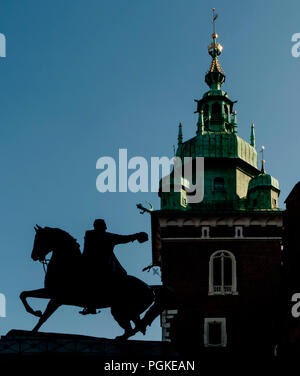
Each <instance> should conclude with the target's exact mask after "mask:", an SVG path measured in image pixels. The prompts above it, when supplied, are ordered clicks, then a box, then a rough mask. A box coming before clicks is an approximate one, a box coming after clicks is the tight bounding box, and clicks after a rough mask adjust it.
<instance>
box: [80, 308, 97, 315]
mask: <svg viewBox="0 0 300 376" xmlns="http://www.w3.org/2000/svg"><path fill="white" fill-rule="evenodd" d="M100 312H101V311H97V310H96V308H95V307H85V308H84V309H83V310H82V311H79V313H80V314H81V315H83V316H85V315H96V314H97V313H100Z"/></svg>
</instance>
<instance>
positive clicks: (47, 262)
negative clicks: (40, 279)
mask: <svg viewBox="0 0 300 376" xmlns="http://www.w3.org/2000/svg"><path fill="white" fill-rule="evenodd" d="M39 261H40V263H42V264H43V270H44V272H45V274H47V268H48V264H49V261H50V260H49V259H44V260H39Z"/></svg>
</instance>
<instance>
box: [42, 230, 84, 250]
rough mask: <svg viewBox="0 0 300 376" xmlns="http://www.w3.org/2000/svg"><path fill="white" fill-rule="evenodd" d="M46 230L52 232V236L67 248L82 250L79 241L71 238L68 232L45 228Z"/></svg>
mask: <svg viewBox="0 0 300 376" xmlns="http://www.w3.org/2000/svg"><path fill="white" fill-rule="evenodd" d="M45 229H47V230H48V231H51V233H52V234H51V236H55V237H56V238H57V239H59V241H60V242H61V243H63V244H64V245H65V246H70V247H75V248H77V249H79V248H80V247H79V244H78V243H77V240H76V239H75V238H73V236H71V235H70V234H69V233H68V232H67V231H65V230H62V229H60V228H56V227H45Z"/></svg>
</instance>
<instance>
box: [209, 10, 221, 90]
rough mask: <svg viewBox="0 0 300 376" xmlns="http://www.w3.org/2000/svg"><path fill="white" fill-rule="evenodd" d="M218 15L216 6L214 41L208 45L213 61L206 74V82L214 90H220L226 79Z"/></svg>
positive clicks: (213, 20) (213, 21)
mask: <svg viewBox="0 0 300 376" xmlns="http://www.w3.org/2000/svg"><path fill="white" fill-rule="evenodd" d="M217 17H218V15H217V14H215V8H213V19H212V23H213V34H212V39H213V40H212V43H211V44H210V45H209V46H208V53H209V54H210V56H211V57H212V62H211V65H210V68H209V71H208V72H207V73H206V75H205V82H206V83H207V85H208V86H209V87H210V88H211V89H212V90H220V89H221V85H222V84H223V82H224V81H225V73H224V72H223V70H222V68H221V66H220V63H219V60H218V56H219V55H220V54H221V52H222V50H223V47H222V45H221V44H220V43H217V38H218V34H217V33H216V25H215V22H216V19H217Z"/></svg>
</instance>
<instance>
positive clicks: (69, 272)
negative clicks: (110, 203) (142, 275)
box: [20, 219, 173, 339]
mask: <svg viewBox="0 0 300 376" xmlns="http://www.w3.org/2000/svg"><path fill="white" fill-rule="evenodd" d="M34 229H35V231H36V234H35V239H34V245H33V250H32V254H31V258H32V259H33V260H34V261H37V260H38V261H40V262H42V263H43V266H44V269H45V281H44V288H41V289H37V290H32V291H23V292H22V293H21V294H20V299H21V301H22V302H23V304H24V307H25V309H26V311H27V312H29V313H31V314H32V315H34V316H37V317H39V321H38V323H37V325H36V326H35V327H34V328H33V331H34V332H37V331H38V330H39V329H40V327H41V326H42V325H43V324H44V323H45V322H46V321H47V320H48V318H49V317H50V316H51V315H52V314H53V313H54V312H55V311H56V310H57V309H58V308H59V307H60V306H61V305H70V306H78V307H82V308H83V310H82V311H80V313H81V314H83V315H87V314H95V313H97V309H101V308H108V307H110V308H111V314H112V316H113V317H114V319H115V320H116V321H117V322H118V324H119V325H120V326H121V327H122V328H123V329H124V330H125V331H124V334H123V335H121V336H118V337H117V339H128V338H129V337H131V336H133V335H134V334H136V333H137V332H139V331H140V332H142V333H143V334H145V333H146V328H147V326H150V325H151V323H152V322H153V321H154V319H155V318H156V317H157V316H158V315H160V313H161V312H162V311H163V310H164V309H166V308H167V306H168V305H170V304H172V301H173V292H172V291H171V289H170V288H168V287H167V286H164V285H152V286H150V285H147V284H146V283H145V282H143V281H141V280H140V279H138V278H136V277H134V276H130V275H128V274H127V272H126V271H125V269H124V268H123V267H122V266H121V264H120V263H119V261H118V260H117V258H116V256H115V255H114V252H113V249H114V246H115V245H117V244H124V243H129V242H132V241H135V240H137V241H138V242H139V243H143V242H145V241H147V240H148V235H147V234H146V233H145V232H140V233H136V234H133V235H117V234H112V233H109V232H106V224H105V221H104V220H103V219H96V220H95V222H94V230H90V231H87V232H86V234H85V241H84V250H83V253H82V254H81V252H80V246H79V244H78V243H77V241H76V239H74V238H73V237H72V236H71V235H70V234H68V233H67V232H66V231H64V230H61V229H59V228H51V227H44V228H42V227H40V226H39V225H36V226H35V227H34ZM50 252H52V256H51V258H50V260H49V261H48V260H46V256H47V255H48V253H50ZM46 265H47V267H46ZM27 298H40V299H49V300H50V301H49V303H48V305H47V307H46V309H45V311H44V312H43V313H42V312H41V311H35V310H34V309H32V308H31V306H30V305H29V304H28V302H27ZM146 310H147V311H146ZM145 311H146V313H145V315H144V317H143V318H142V319H141V318H140V315H141V314H142V313H143V312H145ZM131 321H133V323H134V325H135V326H134V328H132V326H131Z"/></svg>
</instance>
